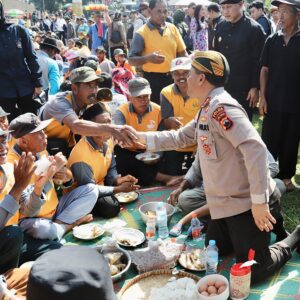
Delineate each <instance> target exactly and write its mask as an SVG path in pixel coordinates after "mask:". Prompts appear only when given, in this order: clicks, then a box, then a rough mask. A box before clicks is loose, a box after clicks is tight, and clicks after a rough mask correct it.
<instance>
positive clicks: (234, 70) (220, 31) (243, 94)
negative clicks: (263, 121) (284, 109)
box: [213, 0, 265, 120]
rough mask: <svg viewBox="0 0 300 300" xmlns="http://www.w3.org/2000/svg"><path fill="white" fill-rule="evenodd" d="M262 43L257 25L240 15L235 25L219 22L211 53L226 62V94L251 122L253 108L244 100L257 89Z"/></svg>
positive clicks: (234, 1)
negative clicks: (219, 54)
mask: <svg viewBox="0 0 300 300" xmlns="http://www.w3.org/2000/svg"><path fill="white" fill-rule="evenodd" d="M238 2H240V0H223V1H220V4H227V3H238ZM264 41H265V34H264V32H263V29H262V28H261V26H260V25H259V24H258V23H257V22H255V21H254V20H252V19H251V18H248V17H246V16H245V15H243V16H242V17H241V19H239V20H238V21H237V22H236V23H231V22H228V21H225V20H223V21H222V22H220V23H219V24H218V25H217V27H216V30H215V37H214V41H213V50H215V51H218V52H221V53H222V54H223V55H224V56H225V57H226V59H227V60H228V63H229V67H230V76H229V80H228V83H227V84H226V85H225V89H226V91H227V92H228V93H229V94H230V95H231V96H232V97H233V98H234V99H236V100H237V101H238V102H239V103H240V104H241V105H242V106H243V107H244V109H245V110H246V111H247V113H248V116H249V118H250V120H252V114H253V108H250V107H249V101H247V100H246V98H247V95H248V92H249V90H250V89H251V88H259V72H260V65H259V61H260V55H261V52H262V49H263V45H264Z"/></svg>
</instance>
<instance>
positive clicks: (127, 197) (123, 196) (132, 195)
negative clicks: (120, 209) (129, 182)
mask: <svg viewBox="0 0 300 300" xmlns="http://www.w3.org/2000/svg"><path fill="white" fill-rule="evenodd" d="M115 196H116V197H117V199H118V201H119V202H120V203H130V202H133V201H135V200H136V199H137V198H138V197H139V194H138V193H136V192H129V193H117V194H115Z"/></svg>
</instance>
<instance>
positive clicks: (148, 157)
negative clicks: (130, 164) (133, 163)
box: [135, 152, 160, 163]
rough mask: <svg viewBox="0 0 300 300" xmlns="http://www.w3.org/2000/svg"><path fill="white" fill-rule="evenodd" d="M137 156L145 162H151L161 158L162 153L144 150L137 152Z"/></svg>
mask: <svg viewBox="0 0 300 300" xmlns="http://www.w3.org/2000/svg"><path fill="white" fill-rule="evenodd" d="M135 158H136V159H138V160H140V161H142V162H144V163H151V162H155V161H158V160H159V159H160V155H159V154H157V153H150V152H144V153H139V154H137V155H136V156H135Z"/></svg>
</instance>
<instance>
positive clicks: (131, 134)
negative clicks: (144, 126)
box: [110, 125, 139, 147]
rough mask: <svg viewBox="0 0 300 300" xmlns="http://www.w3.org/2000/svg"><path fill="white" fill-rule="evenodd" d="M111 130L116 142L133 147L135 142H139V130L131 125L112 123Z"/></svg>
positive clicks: (122, 145)
mask: <svg viewBox="0 0 300 300" xmlns="http://www.w3.org/2000/svg"><path fill="white" fill-rule="evenodd" d="M110 132H111V135H112V136H113V137H114V140H115V142H116V143H118V144H119V145H120V146H121V147H131V146H133V145H134V144H139V141H138V137H137V132H136V130H135V129H134V128H132V127H131V126H128V125H111V126H110Z"/></svg>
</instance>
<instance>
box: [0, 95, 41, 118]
mask: <svg viewBox="0 0 300 300" xmlns="http://www.w3.org/2000/svg"><path fill="white" fill-rule="evenodd" d="M0 106H1V107H2V108H3V109H4V111H6V112H8V113H10V115H8V116H7V117H8V120H9V122H10V121H12V120H13V119H14V118H16V117H17V116H19V115H21V114H25V113H27V112H31V113H34V114H37V110H36V106H35V103H34V101H33V99H32V94H30V95H27V96H24V97H17V98H1V96H0Z"/></svg>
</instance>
